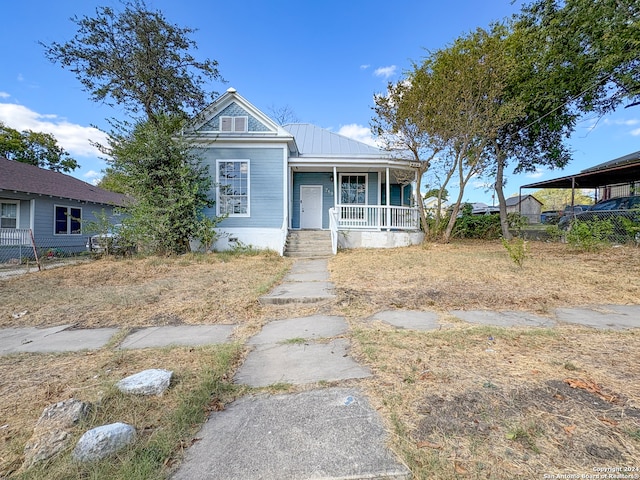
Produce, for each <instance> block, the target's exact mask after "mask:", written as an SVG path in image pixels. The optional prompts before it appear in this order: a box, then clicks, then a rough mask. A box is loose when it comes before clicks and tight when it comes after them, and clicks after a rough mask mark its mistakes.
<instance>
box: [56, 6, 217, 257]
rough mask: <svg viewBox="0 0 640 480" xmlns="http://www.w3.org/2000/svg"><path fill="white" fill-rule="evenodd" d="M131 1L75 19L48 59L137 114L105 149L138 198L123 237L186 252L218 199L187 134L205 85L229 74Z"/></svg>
mask: <svg viewBox="0 0 640 480" xmlns="http://www.w3.org/2000/svg"><path fill="white" fill-rule="evenodd" d="M123 5H124V10H123V11H122V12H120V13H117V12H116V11H115V10H113V9H112V8H110V7H100V8H98V9H97V10H96V15H95V17H92V18H90V17H83V18H78V17H74V18H73V19H72V21H73V22H74V23H75V24H76V25H77V27H78V31H77V33H76V35H75V37H74V38H73V39H72V40H70V41H68V42H66V43H58V42H54V43H52V44H51V45H44V47H45V55H46V56H47V58H49V59H50V60H51V61H53V62H54V63H60V64H61V65H62V67H63V68H68V69H70V70H71V71H72V72H73V73H74V74H75V75H76V77H77V78H78V80H79V81H80V82H81V83H82V85H83V86H84V88H85V90H86V91H87V92H88V93H89V95H90V97H91V99H92V100H94V101H97V102H105V103H107V104H109V105H118V106H120V107H121V108H122V109H124V111H125V113H126V114H127V115H128V116H129V117H132V118H133V119H132V120H131V121H117V120H112V121H111V125H112V131H111V132H110V133H109V139H108V144H107V145H101V146H100V147H101V149H102V151H103V152H104V153H106V154H107V155H109V157H110V158H111V160H109V163H110V170H109V172H110V173H109V178H108V180H109V181H111V182H112V184H113V183H115V188H117V189H121V190H122V191H124V192H126V193H128V194H130V195H131V196H132V197H133V200H134V201H133V202H131V203H129V204H128V205H127V206H126V207H125V212H126V213H128V217H127V220H126V225H125V226H126V227H127V228H126V230H128V232H125V233H128V234H130V235H133V236H134V237H135V238H133V239H132V240H135V241H136V243H138V244H140V245H143V246H144V247H145V248H146V249H147V250H149V251H154V252H157V253H163V254H165V253H181V252H185V251H188V250H189V241H190V240H191V239H192V238H193V237H194V236H195V235H196V234H197V232H199V231H202V229H201V228H200V226H201V224H202V223H203V222H205V223H206V220H205V219H204V217H203V209H204V208H205V207H207V206H209V205H211V203H212V202H211V200H209V199H208V197H207V195H208V193H209V191H210V178H209V176H208V174H207V172H206V171H205V169H204V168H203V167H202V166H201V164H200V162H199V160H198V159H197V158H196V157H195V156H194V155H193V154H192V153H190V151H189V149H188V146H187V145H185V144H184V143H183V142H182V141H181V140H180V135H179V133H180V129H181V128H182V126H183V125H184V123H183V122H184V121H185V120H186V119H187V118H188V117H189V116H190V114H192V113H194V112H196V111H197V110H200V109H202V107H203V106H204V105H205V103H206V100H207V98H208V95H207V94H206V92H205V90H204V86H205V85H206V83H207V82H208V81H213V80H222V78H221V76H220V74H219V72H218V69H217V65H218V64H217V62H215V61H214V60H209V59H206V60H202V61H199V60H196V59H195V58H194V57H193V56H192V54H191V53H190V52H191V51H193V50H195V49H196V44H195V42H194V41H193V40H191V39H190V38H189V35H190V34H192V33H193V32H194V30H193V29H190V28H181V27H178V26H176V25H173V24H171V23H169V22H168V21H167V20H166V19H165V17H164V15H163V14H162V13H161V12H160V11H150V10H149V9H148V8H147V6H146V4H145V2H144V0H127V1H125V2H124V3H123ZM113 180H115V182H113Z"/></svg>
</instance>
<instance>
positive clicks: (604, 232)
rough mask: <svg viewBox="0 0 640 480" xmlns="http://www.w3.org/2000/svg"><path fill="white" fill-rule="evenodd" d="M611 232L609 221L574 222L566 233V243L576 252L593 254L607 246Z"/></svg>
mask: <svg viewBox="0 0 640 480" xmlns="http://www.w3.org/2000/svg"><path fill="white" fill-rule="evenodd" d="M613 230H614V229H613V224H612V223H611V221H610V220H587V221H583V220H576V221H574V222H573V223H572V224H571V228H570V229H569V231H568V232H567V243H568V244H569V245H570V246H571V247H572V248H574V249H576V250H582V251H585V252H595V251H597V250H600V249H602V248H604V247H606V246H608V245H609V237H610V236H611V235H612V234H613Z"/></svg>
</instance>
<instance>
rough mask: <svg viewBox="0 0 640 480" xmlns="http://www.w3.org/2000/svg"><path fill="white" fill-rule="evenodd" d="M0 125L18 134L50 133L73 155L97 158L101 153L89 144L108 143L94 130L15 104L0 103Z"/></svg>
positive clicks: (105, 137)
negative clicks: (27, 132)
mask: <svg viewBox="0 0 640 480" xmlns="http://www.w3.org/2000/svg"><path fill="white" fill-rule="evenodd" d="M0 122H2V123H4V124H5V125H6V126H8V127H11V128H15V129H16V130H20V131H23V130H33V131H34V132H44V133H50V134H51V135H53V136H54V137H55V138H56V140H57V141H58V143H59V144H60V146H62V148H64V149H65V150H66V151H67V152H69V153H70V154H71V155H72V156H81V157H97V156H100V155H102V154H101V153H100V151H99V150H98V149H97V148H96V147H94V146H93V145H91V141H94V142H99V143H101V144H103V145H104V144H106V140H107V136H106V134H105V133H104V132H101V131H100V130H98V129H97V128H94V127H86V126H83V125H78V124H76V123H71V122H68V121H67V120H65V119H64V118H61V117H59V116H58V115H54V114H41V113H38V112H34V111H33V110H29V109H28V108H27V107H25V106H23V105H17V104H14V103H0Z"/></svg>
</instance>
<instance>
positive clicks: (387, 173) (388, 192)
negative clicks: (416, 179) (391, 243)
mask: <svg viewBox="0 0 640 480" xmlns="http://www.w3.org/2000/svg"><path fill="white" fill-rule="evenodd" d="M385 175H386V176H387V181H386V189H387V208H386V209H385V212H386V215H385V222H384V223H385V225H386V227H387V231H389V223H390V221H391V219H390V218H389V217H391V209H390V208H389V206H390V205H391V185H389V167H387V168H386V171H385Z"/></svg>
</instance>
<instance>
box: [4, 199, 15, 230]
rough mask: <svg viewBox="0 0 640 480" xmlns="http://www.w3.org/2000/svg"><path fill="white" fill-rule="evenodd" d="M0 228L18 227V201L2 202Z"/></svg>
mask: <svg viewBox="0 0 640 480" xmlns="http://www.w3.org/2000/svg"><path fill="white" fill-rule="evenodd" d="M0 228H18V203H17V202H1V203H0Z"/></svg>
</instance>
